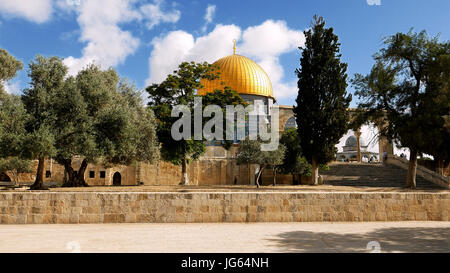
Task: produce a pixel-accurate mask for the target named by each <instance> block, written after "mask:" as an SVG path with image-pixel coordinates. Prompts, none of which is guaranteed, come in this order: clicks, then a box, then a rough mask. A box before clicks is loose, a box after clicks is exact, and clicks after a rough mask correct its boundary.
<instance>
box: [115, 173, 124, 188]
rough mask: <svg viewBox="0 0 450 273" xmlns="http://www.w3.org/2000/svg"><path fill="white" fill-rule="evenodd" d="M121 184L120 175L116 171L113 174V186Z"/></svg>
mask: <svg viewBox="0 0 450 273" xmlns="http://www.w3.org/2000/svg"><path fill="white" fill-rule="evenodd" d="M121 185H122V175H120V173H119V172H116V173H115V174H114V175H113V186H121Z"/></svg>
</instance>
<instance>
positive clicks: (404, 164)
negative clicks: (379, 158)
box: [384, 155, 450, 189]
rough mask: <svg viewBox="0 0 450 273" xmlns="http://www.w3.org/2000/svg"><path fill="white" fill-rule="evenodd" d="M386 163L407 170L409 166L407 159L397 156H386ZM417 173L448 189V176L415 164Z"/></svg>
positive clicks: (449, 185) (449, 179) (449, 187)
mask: <svg viewBox="0 0 450 273" xmlns="http://www.w3.org/2000/svg"><path fill="white" fill-rule="evenodd" d="M384 162H385V163H386V164H390V165H395V166H398V167H400V168H402V169H405V170H408V167H409V161H408V160H406V159H404V158H400V157H397V156H395V155H394V156H392V155H390V156H388V157H387V159H386V160H385V161H384ZM416 173H417V175H418V176H420V177H422V178H424V179H425V180H427V181H429V182H431V183H434V184H436V185H438V186H440V187H443V188H446V189H450V177H445V176H443V175H440V174H438V173H436V172H433V171H432V170H430V169H428V168H426V167H423V166H420V165H417V172H416Z"/></svg>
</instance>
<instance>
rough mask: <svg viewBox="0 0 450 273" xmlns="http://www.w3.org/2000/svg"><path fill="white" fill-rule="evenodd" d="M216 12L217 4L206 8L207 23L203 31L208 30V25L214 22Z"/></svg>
mask: <svg viewBox="0 0 450 273" xmlns="http://www.w3.org/2000/svg"><path fill="white" fill-rule="evenodd" d="M215 14H216V6H215V5H208V7H207V8H206V14H205V25H204V26H203V28H202V32H206V30H207V28H208V25H209V24H211V23H212V21H213V20H214V15H215Z"/></svg>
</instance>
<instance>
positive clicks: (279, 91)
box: [240, 20, 305, 98]
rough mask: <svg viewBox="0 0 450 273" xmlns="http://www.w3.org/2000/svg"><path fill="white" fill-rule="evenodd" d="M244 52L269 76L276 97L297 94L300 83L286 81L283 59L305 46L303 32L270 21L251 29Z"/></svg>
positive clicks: (245, 33) (243, 46) (248, 30)
mask: <svg viewBox="0 0 450 273" xmlns="http://www.w3.org/2000/svg"><path fill="white" fill-rule="evenodd" d="M243 41H244V42H243V44H242V46H241V47H240V48H242V52H243V54H244V55H246V56H249V57H252V58H253V59H254V60H255V61H256V62H257V63H258V64H259V65H261V67H262V68H263V69H264V70H265V71H266V73H267V74H268V75H269V77H270V80H271V81H272V85H273V89H274V95H275V97H276V98H285V97H289V96H292V95H295V94H297V92H298V90H297V82H296V81H292V82H285V81H283V78H284V69H283V66H282V65H281V64H280V58H279V57H280V56H281V55H283V54H285V53H288V52H292V51H294V50H296V49H297V48H298V47H299V46H302V45H304V43H305V37H304V34H303V32H301V31H298V30H293V29H289V27H288V26H287V25H286V22H284V21H273V20H268V21H265V22H264V23H263V24H261V25H259V26H254V27H249V28H247V29H246V30H245V31H244V34H243Z"/></svg>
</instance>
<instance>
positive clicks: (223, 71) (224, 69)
mask: <svg viewBox="0 0 450 273" xmlns="http://www.w3.org/2000/svg"><path fill="white" fill-rule="evenodd" d="M213 65H214V66H217V67H218V72H220V78H219V79H216V80H212V81H210V80H207V79H203V80H201V81H200V83H201V85H202V86H203V88H202V89H199V90H198V94H199V95H205V94H207V93H210V92H213V91H214V90H216V89H219V90H223V88H224V87H225V86H228V87H230V88H231V89H232V90H235V91H236V92H238V93H239V94H246V95H257V96H264V97H271V98H273V99H274V97H273V90H272V83H271V82H270V79H269V76H267V74H266V72H265V71H264V70H263V69H262V68H261V67H260V66H259V65H258V64H257V63H255V62H254V61H252V60H250V59H249V58H247V57H244V56H241V55H236V54H235V55H230V56H228V57H224V58H222V59H220V60H218V61H216V62H215V63H214V64H213Z"/></svg>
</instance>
